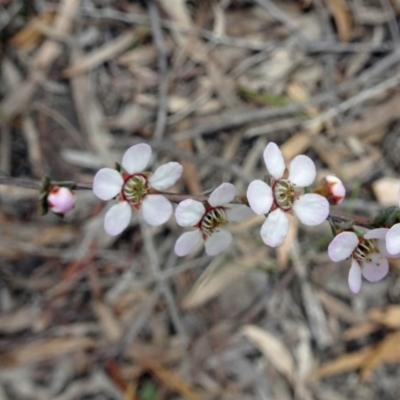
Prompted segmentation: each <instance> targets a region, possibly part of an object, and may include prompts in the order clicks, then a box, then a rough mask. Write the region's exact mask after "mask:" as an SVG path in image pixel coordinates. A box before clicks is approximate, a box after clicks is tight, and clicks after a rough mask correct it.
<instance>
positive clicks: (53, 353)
mask: <svg viewBox="0 0 400 400" xmlns="http://www.w3.org/2000/svg"><path fill="white" fill-rule="evenodd" d="M94 347H95V341H94V340H92V339H89V338H87V337H72V338H53V339H49V340H46V341H41V342H32V343H29V344H26V345H20V346H19V347H17V348H16V349H15V350H13V351H10V352H7V353H5V354H4V355H3V354H1V356H0V360H1V362H3V361H5V360H8V362H6V364H7V365H9V366H13V367H17V366H24V365H26V364H31V363H35V362H40V361H45V360H51V359H55V358H58V357H61V356H63V355H65V354H67V353H76V352H81V351H86V350H90V349H93V348H94ZM3 357H4V358H3Z"/></svg>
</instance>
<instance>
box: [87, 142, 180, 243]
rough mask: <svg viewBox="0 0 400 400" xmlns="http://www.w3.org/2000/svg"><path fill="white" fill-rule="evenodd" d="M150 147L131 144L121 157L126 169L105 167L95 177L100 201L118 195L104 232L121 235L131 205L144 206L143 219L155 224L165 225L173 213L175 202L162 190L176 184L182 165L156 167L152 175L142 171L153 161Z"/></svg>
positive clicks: (127, 222)
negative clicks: (118, 169)
mask: <svg viewBox="0 0 400 400" xmlns="http://www.w3.org/2000/svg"><path fill="white" fill-rule="evenodd" d="M150 158H151V147H150V146H149V145H148V144H145V143H141V144H137V145H135V146H132V147H130V148H129V149H128V150H127V151H126V152H125V154H124V156H123V158H122V167H123V168H124V170H125V171H124V172H122V173H119V172H118V171H116V170H115V169H111V168H102V169H101V170H100V171H98V172H97V174H96V175H95V177H94V180H93V192H94V194H95V195H96V196H97V197H99V198H100V199H101V200H111V199H112V198H114V197H116V196H118V201H119V203H118V204H115V205H114V206H112V207H111V208H110V209H109V210H108V211H107V213H106V216H105V220H104V229H105V231H106V232H107V233H108V234H109V235H112V236H115V235H118V234H120V233H121V232H122V231H123V230H124V229H126V227H127V226H128V225H129V221H130V219H131V215H132V207H133V208H135V209H136V210H139V209H142V212H143V218H144V220H145V221H146V222H147V223H148V224H150V225H153V226H158V225H162V224H163V223H165V222H166V221H167V220H168V219H169V218H170V216H171V214H172V204H171V203H170V201H169V200H168V199H167V198H166V197H165V196H163V195H161V194H158V191H159V190H165V189H167V188H169V187H170V186H172V185H173V184H175V182H176V181H177V180H178V179H179V178H180V176H181V175H182V165H181V164H179V163H177V162H169V163H167V164H164V165H161V166H160V167H158V168H157V169H156V171H155V172H154V174H153V175H151V174H150V173H149V172H143V171H144V170H145V168H146V167H147V165H148V164H149V162H150Z"/></svg>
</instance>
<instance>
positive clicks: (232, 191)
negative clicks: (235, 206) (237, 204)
mask: <svg viewBox="0 0 400 400" xmlns="http://www.w3.org/2000/svg"><path fill="white" fill-rule="evenodd" d="M235 195H236V188H235V186H233V185H232V183H226V182H225V183H221V185H219V186H218V187H217V188H216V189H215V190H214V191H213V192H212V193H211V194H210V197H209V198H208V203H209V204H210V206H212V207H218V206H223V205H224V204H228V203H230V202H231V201H232V200H233V199H234V197H235Z"/></svg>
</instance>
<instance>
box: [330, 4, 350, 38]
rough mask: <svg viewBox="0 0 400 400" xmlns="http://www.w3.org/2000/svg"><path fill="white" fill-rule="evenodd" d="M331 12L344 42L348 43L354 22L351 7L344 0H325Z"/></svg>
mask: <svg viewBox="0 0 400 400" xmlns="http://www.w3.org/2000/svg"><path fill="white" fill-rule="evenodd" d="M325 3H326V5H327V6H328V8H329V11H330V12H331V14H332V16H333V18H334V20H335V23H336V27H337V30H338V34H339V39H340V40H341V41H342V42H348V41H349V39H350V37H351V31H352V21H351V15H350V10H349V7H348V6H347V4H346V2H345V1H344V0H325Z"/></svg>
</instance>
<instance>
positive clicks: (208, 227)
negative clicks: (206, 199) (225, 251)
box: [198, 207, 228, 236]
mask: <svg viewBox="0 0 400 400" xmlns="http://www.w3.org/2000/svg"><path fill="white" fill-rule="evenodd" d="M227 223H228V220H227V218H226V213H225V209H224V208H223V207H216V208H210V209H208V210H207V211H206V213H205V214H204V216H203V218H202V219H201V221H200V222H199V225H198V226H199V228H200V229H201V231H202V232H203V235H205V236H211V235H212V233H213V232H214V230H215V229H216V228H217V227H218V226H220V225H226V224H227Z"/></svg>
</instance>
